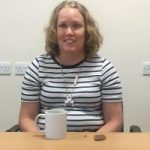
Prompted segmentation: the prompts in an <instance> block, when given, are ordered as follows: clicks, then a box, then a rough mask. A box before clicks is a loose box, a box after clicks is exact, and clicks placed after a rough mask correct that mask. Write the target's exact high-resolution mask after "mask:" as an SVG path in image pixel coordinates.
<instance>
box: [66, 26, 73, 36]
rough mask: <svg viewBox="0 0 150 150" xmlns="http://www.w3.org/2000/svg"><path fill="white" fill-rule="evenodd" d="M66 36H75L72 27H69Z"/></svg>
mask: <svg viewBox="0 0 150 150" xmlns="http://www.w3.org/2000/svg"><path fill="white" fill-rule="evenodd" d="M66 34H71V35H72V34H73V29H72V28H71V27H68V28H67V30H66Z"/></svg>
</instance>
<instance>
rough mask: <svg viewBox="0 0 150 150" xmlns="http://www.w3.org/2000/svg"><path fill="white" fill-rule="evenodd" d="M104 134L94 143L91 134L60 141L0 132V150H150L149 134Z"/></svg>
mask: <svg viewBox="0 0 150 150" xmlns="http://www.w3.org/2000/svg"><path fill="white" fill-rule="evenodd" d="M104 134H105V135H106V139H105V140H103V141H94V139H93V136H94V135H95V133H91V132H90V133H89V132H69V133H67V137H66V138H65V139H61V140H48V139H46V138H45V136H44V135H43V134H41V133H27V132H0V150H150V133H104Z"/></svg>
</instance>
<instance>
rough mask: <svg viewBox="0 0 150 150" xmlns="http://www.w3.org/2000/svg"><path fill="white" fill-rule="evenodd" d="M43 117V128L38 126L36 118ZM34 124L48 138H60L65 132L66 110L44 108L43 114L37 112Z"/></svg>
mask: <svg viewBox="0 0 150 150" xmlns="http://www.w3.org/2000/svg"><path fill="white" fill-rule="evenodd" d="M39 117H44V118H45V129H43V130H41V129H40V128H39V127H38V123H37V122H38V118H39ZM35 124H36V126H37V128H38V130H39V131H41V132H44V133H45V136H46V137H47V138H48V139H62V138H65V137H66V134H67V112H66V111H65V110H64V109H50V110H46V111H45V114H38V115H37V116H36V119H35Z"/></svg>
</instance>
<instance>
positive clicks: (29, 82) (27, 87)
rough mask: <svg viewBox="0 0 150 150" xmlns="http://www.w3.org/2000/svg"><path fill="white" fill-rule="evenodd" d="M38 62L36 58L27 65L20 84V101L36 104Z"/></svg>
mask: <svg viewBox="0 0 150 150" xmlns="http://www.w3.org/2000/svg"><path fill="white" fill-rule="evenodd" d="M40 89H41V86H40V80H39V61H38V57H36V58H35V59H34V60H33V61H32V63H31V64H30V65H29V67H28V69H27V71H26V73H25V75H24V79H23V82H22V92H21V100H22V101H24V102H38V101H39V99H40V98H39V96H40Z"/></svg>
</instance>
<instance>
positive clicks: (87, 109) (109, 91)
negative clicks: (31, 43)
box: [21, 54, 122, 131]
mask: <svg viewBox="0 0 150 150" xmlns="http://www.w3.org/2000/svg"><path fill="white" fill-rule="evenodd" d="M77 75H78V81H77V84H76V86H74V80H75V77H76V76H77ZM70 93H71V95H72V100H73V102H74V104H73V107H71V106H70V107H67V108H65V106H64V103H65V100H66V97H67V95H68V94H70ZM21 99H22V101H23V102H39V103H40V105H41V107H40V108H41V109H40V113H44V112H45V110H48V109H52V108H64V109H66V110H67V127H68V131H96V130H98V129H99V128H100V127H101V126H103V125H104V117H103V113H102V103H103V102H120V101H122V88H121V83H120V79H119V77H118V74H117V72H116V70H115V68H114V66H113V65H112V64H111V63H110V62H109V61H108V60H107V59H105V58H103V57H100V56H98V55H96V56H95V57H91V58H88V59H86V60H84V61H82V62H80V63H78V64H76V65H73V66H63V65H60V64H59V63H58V62H57V61H56V60H55V58H54V57H52V56H51V55H48V54H43V55H40V56H37V57H36V58H35V59H34V60H33V61H32V63H31V65H30V66H29V68H28V69H27V71H26V73H25V76H24V80H23V84H22V95H21ZM38 123H39V126H40V128H44V124H45V120H44V118H40V119H39V120H38Z"/></svg>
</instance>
